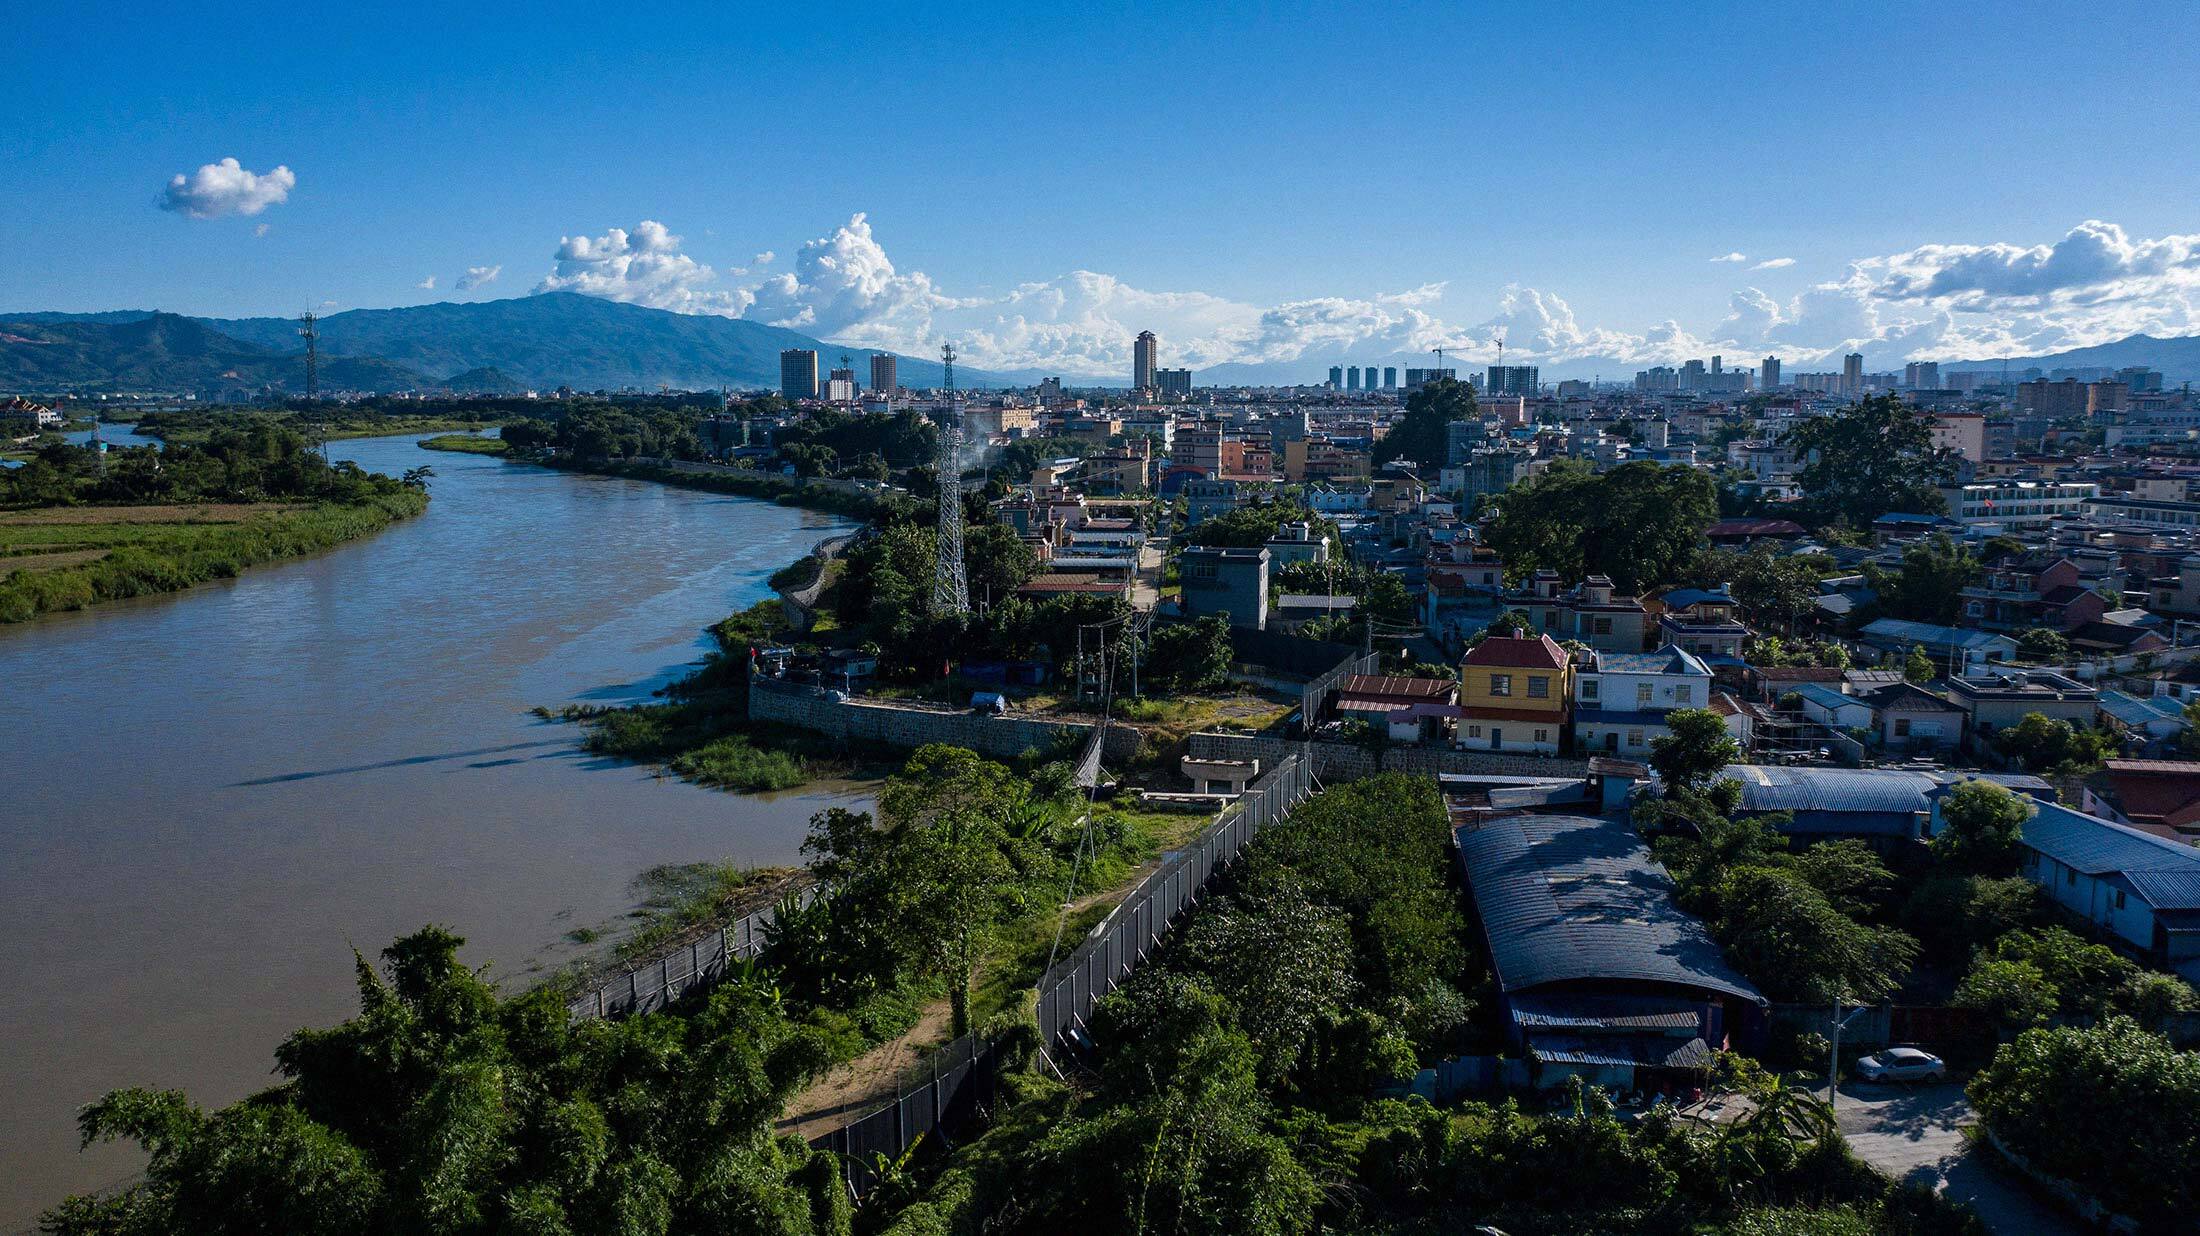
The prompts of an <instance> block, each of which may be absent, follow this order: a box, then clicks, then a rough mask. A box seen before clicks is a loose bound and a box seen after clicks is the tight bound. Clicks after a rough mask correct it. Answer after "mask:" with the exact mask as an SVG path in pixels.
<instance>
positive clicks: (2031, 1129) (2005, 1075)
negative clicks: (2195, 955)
mask: <svg viewBox="0 0 2200 1236" xmlns="http://www.w3.org/2000/svg"><path fill="white" fill-rule="evenodd" d="M1970 1095H1971V1102H1972V1103H1973V1104H1974V1105H1975V1106H1976V1108H1977V1110H1978V1113H1979V1118H1980V1120H1981V1122H1982V1123H1983V1124H1984V1125H1985V1127H1986V1128H1987V1130H1988V1131H1989V1132H1991V1133H1993V1134H1994V1135H1995V1136H1996V1137H1998V1138H2000V1139H2001V1140H2002V1142H2003V1143H2004V1144H2006V1145H2007V1146H2008V1147H2009V1148H2010V1149H2012V1150H2014V1151H2016V1152H2017V1153H2018V1154H2021V1155H2023V1156H2024V1157H2025V1158H2026V1159H2027V1160H2029V1161H2030V1162H2031V1163H2032V1164H2033V1165H2034V1166H2035V1167H2036V1168H2038V1170H2040V1171H2042V1172H2044V1173H2046V1174H2048V1175H2050V1176H2058V1177H2061V1178H2063V1179H2065V1180H2070V1181H2075V1182H2076V1183H2077V1184H2078V1185H2079V1187H2081V1188H2083V1189H2085V1190H2086V1191H2087V1192H2089V1193H2091V1194H2092V1195H2093V1196H2095V1197H2097V1198H2099V1199H2100V1200H2101V1201H2102V1202H2103V1203H2104V1204H2105V1205H2106V1206H2107V1207H2108V1209H2110V1210H2111V1211H2115V1212H2117V1213H2120V1214H2125V1215H2129V1216H2131V1217H2132V1218H2134V1219H2137V1220H2138V1221H2139V1222H2140V1224H2141V1226H2142V1228H2143V1229H2144V1230H2148V1231H2164V1232H2167V1231H2182V1230H2186V1229H2188V1228H2189V1226H2190V1224H2191V1220H2192V1216H2193V1215H2194V1214H2195V1213H2200V1177H2195V1176H2194V1174H2193V1172H2192V1165H2193V1164H2194V1163H2196V1162H2200V1053H2193V1052H2183V1051H2178V1050H2176V1049H2175V1048H2173V1047H2171V1046H2170V1044H2169V1042H2168V1040H2166V1039H2163V1038H2161V1037H2160V1036H2159V1035H2155V1034H2150V1033H2148V1032H2147V1031H2145V1030H2143V1029H2141V1028H2140V1027H2139V1025H2138V1024H2137V1023H2135V1022H2132V1021H2130V1020H2127V1019H2122V1018H2118V1019H2113V1020H2110V1021H2108V1022H2106V1023H2104V1024H2102V1025H2098V1026H2094V1027H2092V1028H2090V1029H2083V1030H2081V1029H2052V1030H2030V1031H2026V1032H2025V1033H2023V1034H2021V1035H2019V1036H2017V1039H2016V1041H2015V1042H2013V1043H2010V1044H2007V1045H2005V1046H2004V1047H2002V1049H2001V1050H2000V1051H1999V1052H1997V1053H1995V1056H1994V1061H1993V1063H1992V1064H1991V1065H1989V1066H1987V1068H1986V1069H1985V1070H1984V1071H1983V1072H1981V1073H1980V1074H1979V1075H1978V1076H1977V1077H1976V1078H1974V1079H1973V1080H1972V1082H1971V1085H1970Z"/></svg>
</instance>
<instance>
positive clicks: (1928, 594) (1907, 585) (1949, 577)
mask: <svg viewBox="0 0 2200 1236" xmlns="http://www.w3.org/2000/svg"><path fill="white" fill-rule="evenodd" d="M1979 573H1980V568H1979V562H1978V558H1977V557H1976V556H1975V555H1973V554H1972V553H1971V551H1970V550H1969V549H1968V548H1966V547H1964V546H1962V545H1959V544H1957V543H1956V542H1955V541H1953V540H1951V539H1950V538H1949V537H1947V536H1946V535H1945V534H1939V535H1934V536H1931V537H1927V538H1925V539H1922V540H1918V541H1913V542H1911V543H1910V544H1909V545H1908V546H1907V547H1906V548H1904V549H1903V551H1902V565H1901V566H1900V567H1898V568H1895V569H1893V570H1889V569H1888V568H1886V567H1882V566H1880V565H1879V564H1877V563H1874V562H1867V563H1865V564H1864V579H1865V582H1867V583H1868V584H1870V585H1871V588H1872V591H1873V592H1874V593H1875V594H1876V595H1877V597H1878V600H1877V602H1876V603H1875V604H1874V606H1873V612H1874V613H1876V614H1877V615H1879V616H1881V617H1886V618H1902V619H1906V620H1908V621H1911V622H1930V623H1936V624H1939V625H1941V626H1948V625H1951V624H1953V623H1954V622H1955V620H1956V616H1957V614H1958V613H1959V612H1960V610H1961V608H1962V605H1963V597H1962V592H1963V590H1964V589H1965V588H1968V587H1970V586H1971V585H1972V584H1974V583H1977V582H1978V578H1979Z"/></svg>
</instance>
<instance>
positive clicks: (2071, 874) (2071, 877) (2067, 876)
mask: <svg viewBox="0 0 2200 1236" xmlns="http://www.w3.org/2000/svg"><path fill="white" fill-rule="evenodd" d="M2077 882H2078V869H2077V868H2076V867H2071V868H2069V869H2067V870H2065V871H2064V872H2063V883H2065V884H2076V883H2077Z"/></svg>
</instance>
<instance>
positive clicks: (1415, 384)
mask: <svg viewBox="0 0 2200 1236" xmlns="http://www.w3.org/2000/svg"><path fill="white" fill-rule="evenodd" d="M1331 372H1332V373H1334V372H1335V371H1334V370H1332V371H1331ZM1458 377H1459V371H1458V370H1456V369H1453V368H1451V367H1449V366H1446V367H1444V368H1442V369H1408V370H1406V389H1407V390H1409V391H1417V390H1419V389H1421V388H1422V387H1424V386H1427V385H1428V384H1429V383H1431V382H1439V381H1443V380H1446V379H1451V380H1456V379H1457V378H1458Z"/></svg>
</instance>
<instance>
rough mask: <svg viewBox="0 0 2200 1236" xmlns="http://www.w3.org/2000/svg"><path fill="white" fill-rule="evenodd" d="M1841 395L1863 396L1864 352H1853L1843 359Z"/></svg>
mask: <svg viewBox="0 0 2200 1236" xmlns="http://www.w3.org/2000/svg"><path fill="white" fill-rule="evenodd" d="M1841 393H1842V394H1844V395H1861V394H1863V393H1864V354H1863V353H1862V352H1851V353H1849V354H1848V355H1847V356H1844V357H1842V358H1841Z"/></svg>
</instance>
